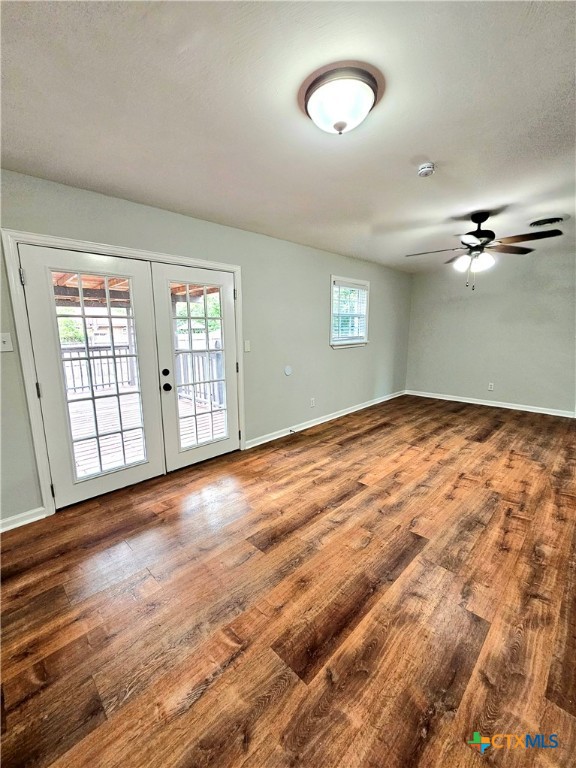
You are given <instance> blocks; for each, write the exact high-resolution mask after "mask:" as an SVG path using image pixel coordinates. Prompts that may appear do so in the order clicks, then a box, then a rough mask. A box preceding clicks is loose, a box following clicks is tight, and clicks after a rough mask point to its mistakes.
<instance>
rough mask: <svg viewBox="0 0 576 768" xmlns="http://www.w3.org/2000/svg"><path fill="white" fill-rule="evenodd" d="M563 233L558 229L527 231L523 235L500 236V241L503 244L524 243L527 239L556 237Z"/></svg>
mask: <svg viewBox="0 0 576 768" xmlns="http://www.w3.org/2000/svg"><path fill="white" fill-rule="evenodd" d="M561 234H563V233H562V231H561V230H560V229H549V230H548V231H547V232H528V233H527V234H525V235H512V237H501V238H500V242H501V243H504V244H505V245H510V244H511V243H525V242H526V241H527V240H542V239H543V238H545V237H558V235H561Z"/></svg>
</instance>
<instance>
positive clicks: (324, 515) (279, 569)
mask: <svg viewBox="0 0 576 768" xmlns="http://www.w3.org/2000/svg"><path fill="white" fill-rule="evenodd" d="M2 552H3V558H2V576H3V587H2V593H3V601H2V618H3V643H2V662H3V686H2V730H3V751H2V765H3V767H4V768H10V767H14V766H49V765H56V766H69V767H70V768H72V767H74V768H76V767H77V766H102V767H104V766H105V767H106V768H113V767H114V766H118V768H130V767H132V766H134V767H136V766H137V767H138V768H140V767H141V766H151V767H154V768H168V767H170V766H181V767H182V768H184V767H187V768H196V766H218V767H219V768H235V767H236V766H246V767H247V766H250V767H251V768H273V767H274V766H309V767H310V768H332V766H334V767H335V766H339V767H341V768H356V767H357V768H360V767H362V768H364V767H366V768H368V767H375V766H378V767H379V768H413V767H415V766H419V767H424V766H428V767H432V766H434V768H467V767H474V766H477V767H478V768H480V767H481V766H486V765H487V764H488V765H496V766H506V767H508V766H514V767H516V766H522V768H524V766H566V767H568V766H574V765H575V764H576V762H575V761H576V758H575V757H574V756H575V755H576V602H575V601H576V440H575V422H574V421H573V420H570V419H562V418H556V417H551V416H543V415H538V414H530V413H521V412H516V411H504V410H498V409H495V408H486V407H483V406H473V405H463V404H459V403H449V402H441V401H434V400H426V399H421V398H415V397H401V398H398V399H396V400H393V401H391V402H389V403H386V404H383V405H380V406H375V407H373V408H370V409H368V410H365V411H362V412H359V413H356V414H352V415H350V416H346V417H344V418H342V419H339V420H337V421H333V422H330V423H327V424H323V425H321V426H318V427H314V428H313V429H309V430H307V431H306V432H302V433H299V434H297V435H293V436H290V437H288V438H284V439H282V440H278V441H276V442H273V443H269V444H268V445H265V446H261V447H260V448H257V449H254V450H251V451H247V452H244V453H236V454H233V455H229V456H227V457H223V458H221V459H216V460H213V461H211V462H207V463H205V464H202V465H199V466H196V467H194V468H190V469H186V470H181V471H179V472H176V473H173V474H171V475H169V476H167V477H163V478H160V479H157V480H153V481H149V482H146V483H144V484H142V485H140V486H136V487H133V488H130V489H127V490H123V491H118V492H116V493H113V494H110V495H108V496H105V497H101V498H98V499H96V500H92V501H89V502H86V503H84V504H81V505H77V506H75V507H73V508H69V509H67V510H64V511H62V512H60V513H58V514H57V515H56V516H54V517H51V518H48V519H46V520H43V521H40V522H38V523H34V524H32V525H30V526H27V527H24V528H20V529H17V530H14V531H11V532H9V533H7V534H5V535H4V536H3V542H2ZM475 731H478V732H480V733H481V734H482V735H484V736H494V735H496V734H519V735H522V739H523V738H524V734H525V733H527V732H529V733H531V734H537V733H540V734H544V735H549V734H558V742H559V747H558V748H557V749H552V748H548V749H538V748H532V749H525V748H516V749H507V748H504V749H496V748H495V747H490V748H489V749H488V750H487V751H486V753H485V754H484V755H483V756H481V755H480V754H479V753H478V752H477V751H474V750H473V749H472V747H470V746H468V744H467V741H468V740H471V739H472V736H473V733H474V732H475ZM504 743H505V742H504Z"/></svg>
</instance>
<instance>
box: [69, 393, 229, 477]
mask: <svg viewBox="0 0 576 768" xmlns="http://www.w3.org/2000/svg"><path fill="white" fill-rule="evenodd" d="M94 404H95V408H96V414H97V416H96V419H97V423H98V431H99V432H100V434H101V435H102V436H101V437H99V438H96V436H95V419H94V410H93V406H92V401H91V400H81V401H79V400H74V401H72V402H71V403H70V404H69V413H70V424H71V430H72V435H73V436H74V437H76V438H81V439H79V441H78V442H75V443H74V458H75V462H76V472H77V476H78V477H79V478H82V477H89V476H91V475H94V474H96V473H98V472H100V471H101V468H102V470H103V471H110V470H112V469H118V468H120V467H123V466H126V465H128V464H134V463H137V462H140V461H143V460H144V459H145V457H146V451H145V445H144V439H143V430H142V415H141V408H140V395H139V394H138V393H130V392H129V393H125V394H121V395H120V397H117V396H115V390H113V389H110V390H108V391H106V390H101V391H100V392H99V397H97V398H96V399H95V401H94ZM178 410H179V415H180V440H181V447H182V448H193V447H194V446H196V445H201V444H204V443H207V442H210V441H212V440H220V439H222V438H224V437H226V434H227V431H226V430H227V423H226V411H225V410H224V409H221V410H217V411H213V412H211V411H210V403H207V402H206V401H205V400H197V401H196V406H195V405H194V402H193V400H192V399H191V398H190V397H186V396H179V398H178ZM100 462H101V463H100Z"/></svg>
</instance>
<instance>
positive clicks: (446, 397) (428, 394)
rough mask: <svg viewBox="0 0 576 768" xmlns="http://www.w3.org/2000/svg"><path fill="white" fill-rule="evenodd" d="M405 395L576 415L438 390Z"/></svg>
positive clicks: (553, 409)
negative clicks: (444, 392) (439, 392)
mask: <svg viewBox="0 0 576 768" xmlns="http://www.w3.org/2000/svg"><path fill="white" fill-rule="evenodd" d="M404 394H405V395H415V396H416V397H431V398H433V399H435V400H452V401H453V402H455V403H472V405H489V406H492V408H508V409H510V410H512V411H528V412H529V413H545V414H547V415H548V416H565V417H567V418H569V419H573V418H575V417H576V413H575V412H574V411H559V410H557V409H555V408H539V407H537V406H535V405H521V404H519V403H500V402H498V401H497V400H479V399H478V398H476V397H459V396H456V395H440V394H438V392H416V391H415V390H413V389H406V390H405V391H404Z"/></svg>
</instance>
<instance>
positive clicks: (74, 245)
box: [1, 229, 246, 530]
mask: <svg viewBox="0 0 576 768" xmlns="http://www.w3.org/2000/svg"><path fill="white" fill-rule="evenodd" d="M1 232H2V243H3V246H4V256H5V259H6V271H7V274H8V285H9V289H10V296H11V298H12V307H13V310H14V321H15V324H16V335H17V340H18V347H19V350H20V359H21V362H22V373H23V376H24V389H25V392H26V400H27V403H28V413H29V416H30V425H31V428H32V440H33V444H34V455H35V458H36V464H37V467H38V479H39V483H40V492H41V495H42V504H43V508H38V510H31V511H30V512H23V513H21V514H19V515H14V516H13V517H11V518H6V519H5V520H4V521H3V522H2V528H3V530H8V528H7V526H9V527H16V526H17V525H23V524H24V523H27V522H32V520H33V519H34V520H35V519H40V517H47V516H48V515H53V514H54V512H55V511H56V507H55V504H54V499H53V497H52V480H51V476H50V464H49V462H48V450H47V447H46V440H45V436H44V422H43V419H42V409H41V407H40V401H39V399H38V396H37V392H36V380H37V379H36V365H35V362H34V352H33V348H32V339H31V336H30V329H29V327H28V314H27V311H26V299H25V294H24V290H23V286H22V283H21V281H20V271H19V269H20V257H19V253H18V246H19V245H20V244H22V245H39V246H44V247H47V248H61V249H64V250H68V251H82V252H84V253H98V254H102V255H104V256H120V257H122V258H127V259H139V260H140V261H149V262H154V261H156V262H163V263H166V264H180V265H182V266H187V267H200V268H202V269H213V270H218V271H221V272H231V273H232V274H233V275H234V288H235V293H236V301H235V312H236V345H237V349H238V367H239V371H238V416H239V423H240V432H241V439H240V449H241V450H243V449H244V448H245V447H246V423H245V413H244V367H243V364H244V360H243V355H242V354H241V353H240V350H242V349H243V342H242V339H243V333H242V291H241V287H242V286H241V268H240V267H239V266H238V265H236V264H225V263H221V262H215V261H206V260H204V259H198V258H195V257H193V256H190V257H188V256H176V255H174V254H168V253H156V252H153V251H145V250H139V249H135V248H125V247H124V246H116V245H107V244H104V243H92V242H90V241H87V240H76V239H72V238H66V237H55V236H53V235H42V234H37V233H34V232H19V231H17V230H13V229H2V230H1ZM17 520H18V522H16V521H17ZM12 521H14V525H12Z"/></svg>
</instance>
